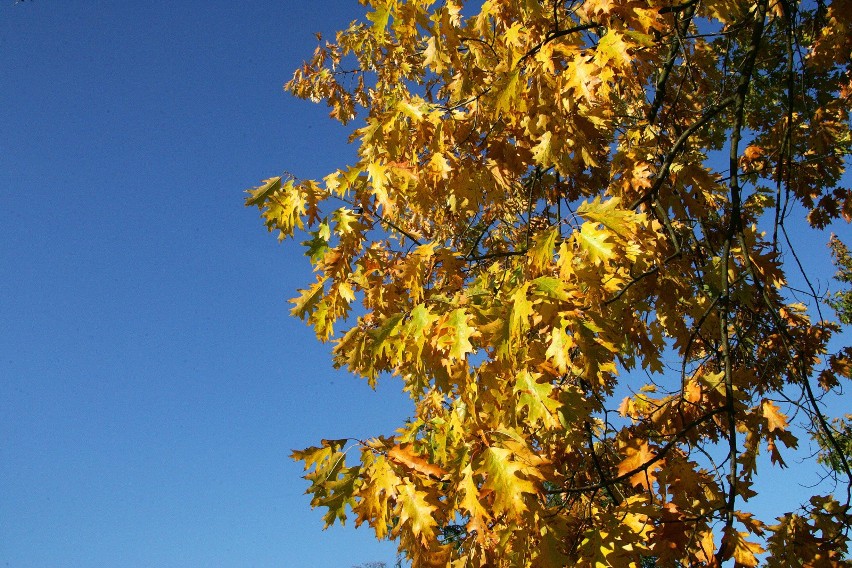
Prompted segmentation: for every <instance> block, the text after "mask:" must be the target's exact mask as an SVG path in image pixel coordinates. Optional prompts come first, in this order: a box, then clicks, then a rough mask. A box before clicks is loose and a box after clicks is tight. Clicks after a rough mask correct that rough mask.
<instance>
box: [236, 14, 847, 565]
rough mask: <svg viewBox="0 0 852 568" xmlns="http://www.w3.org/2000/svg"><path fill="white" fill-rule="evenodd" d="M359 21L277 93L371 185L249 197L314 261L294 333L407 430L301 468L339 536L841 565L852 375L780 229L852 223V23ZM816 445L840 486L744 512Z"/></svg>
mask: <svg viewBox="0 0 852 568" xmlns="http://www.w3.org/2000/svg"><path fill="white" fill-rule="evenodd" d="M364 3H365V4H366V5H367V6H368V8H367V13H366V19H365V20H364V21H356V22H354V23H352V24H351V25H350V26H349V27H348V28H347V29H345V30H343V31H341V32H339V33H338V34H337V35H336V37H335V38H334V39H333V41H325V42H321V44H320V45H319V46H318V47H317V49H316V51H315V52H314V54H313V57H312V58H311V59H310V60H309V61H307V62H306V63H305V64H304V65H303V66H302V67H301V68H300V69H298V70H297V71H296V72H295V75H294V77H293V78H292V80H291V81H290V82H289V83H288V84H287V86H286V88H287V90H289V91H290V92H291V93H293V94H294V95H296V96H298V97H302V98H308V99H311V100H313V101H323V102H325V103H326V104H327V105H328V106H329V107H330V109H331V116H332V117H333V118H334V119H336V120H338V121H340V122H342V123H350V122H354V124H355V129H354V130H353V133H352V137H351V140H352V141H353V142H354V143H355V144H356V145H357V147H358V158H357V161H356V162H355V163H353V164H351V165H343V164H341V168H340V169H339V170H337V171H334V172H331V173H330V174H329V175H328V176H327V177H325V178H324V179H322V180H310V179H301V178H297V177H294V176H284V177H275V178H271V179H268V180H266V181H265V182H264V183H263V184H262V185H261V186H259V187H257V188H255V189H253V190H251V191H250V195H249V197H248V199H247V203H248V205H251V206H257V207H258V208H259V209H260V210H261V212H262V217H263V219H264V221H265V223H266V226H267V227H268V228H269V230H271V231H278V232H279V234H280V237H281V238H282V239H283V238H285V237H291V236H294V235H295V234H296V233H297V232H298V233H300V234H307V235H308V237H307V240H306V241H305V243H304V245H305V247H306V254H307V255H308V256H309V257H310V259H311V261H312V263H313V266H314V269H315V273H316V279H315V280H314V281H313V282H312V283H310V284H309V285H307V286H306V287H305V289H304V290H302V291H301V292H300V293H299V295H298V297H297V298H295V299H294V300H293V303H294V307H293V309H292V313H293V314H294V315H295V316H298V317H300V318H302V319H304V320H306V321H307V322H308V323H309V324H310V325H311V326H312V327H313V328H314V329H315V331H316V334H317V337H318V338H319V339H320V340H321V341H333V342H334V351H333V353H334V364H335V365H337V366H339V367H342V368H345V369H348V370H349V371H351V372H352V373H355V374H356V375H360V376H362V377H364V378H365V379H366V380H368V381H369V382H370V383H371V384H372V383H375V382H376V381H378V380H389V379H386V377H389V376H391V375H396V376H398V377H399V379H400V380H401V383H402V385H403V387H404V389H405V390H406V391H407V392H408V393H409V394H410V396H411V398H412V400H413V402H414V405H415V406H414V408H415V410H414V415H413V416H412V417H411V419H410V420H409V421H407V422H406V423H405V424H403V425H400V429H399V430H398V431H397V432H396V433H395V434H394V435H392V436H377V437H376V438H374V439H369V440H324V441H322V443H321V444H320V445H318V446H316V447H312V448H308V449H305V450H301V451H297V452H295V453H294V456H295V457H296V458H297V459H299V460H303V461H304V464H305V467H306V469H307V470H308V472H307V475H306V478H307V480H308V481H309V484H310V486H309V489H308V491H309V493H310V494H311V495H312V496H313V501H312V503H313V505H314V506H318V507H322V508H324V509H325V510H326V514H325V520H326V523H328V524H332V523H335V522H338V521H340V522H342V521H343V520H344V519H346V518H347V515H354V516H355V523H356V524H357V525H362V524H365V525H369V526H370V527H372V529H373V530H374V531H375V534H376V537H377V538H379V539H385V538H388V539H395V540H396V541H398V543H399V547H400V550H401V552H402V553H404V554H405V555H406V556H407V557H408V558H409V559H410V560H411V562H412V564H413V565H414V566H415V567H421V566H452V567H458V568H461V567H486V566H488V567H504V566H506V567H508V566H512V567H515V566H519V567H526V566H535V567H560V566H640V565H656V566H677V565H683V566H698V565H702V566H720V565H722V564H723V563H725V562H726V561H729V560H731V559H732V560H733V562H734V563H735V564H736V565H738V566H754V565H756V564H758V559H761V561H762V562H765V563H766V565H768V566H835V565H842V564H844V562H845V561H844V560H843V558H844V557H845V555H846V553H847V547H848V539H849V534H848V533H849V525H850V517H849V505H850V482H852V472H850V463H849V459H848V453H847V452H845V451H843V450H845V449H846V448H845V447H841V445H842V444H843V443H845V442H844V440H838V439H837V437H836V436H835V435H834V434H835V433H836V432H835V431H834V430H833V429H832V427H831V420H832V416H829V415H827V413H826V411H825V410H824V409H825V408H826V407H825V406H824V404H823V403H824V402H825V400H826V399H827V398H829V397H831V396H837V395H838V393H839V392H840V387H841V386H842V385H841V381H845V380H846V379H848V378H850V368H852V362H850V356H852V349H850V348H840V349H838V348H837V347H836V346H834V347H831V346H830V344H829V341H830V339H832V337H833V336H834V338H835V340H836V339H837V332H838V330H839V328H838V326H837V324H835V323H832V322H831V321H829V319H828V318H824V317H823V316H822V315H821V313H822V312H821V311H820V310H819V306H818V304H819V301H818V300H822V298H821V297H820V296H819V295H818V294H817V292H816V291H814V286H813V284H812V283H811V281H810V278H809V275H808V274H807V272H806V271H803V270H802V269H801V268H800V263H799V262H798V261H797V259H798V258H799V257H798V256H796V255H795V253H796V249H795V245H796V244H797V243H796V242H795V239H791V238H790V233H791V232H792V231H791V230H790V231H788V228H792V226H793V225H794V224H795V223H796V222H797V221H800V220H801V221H802V222H804V221H806V222H807V223H808V224H809V225H810V226H811V227H812V229H807V230H809V231H811V233H810V235H809V236H808V239H811V240H812V239H813V238H814V235H817V236H822V237H823V239H822V242H823V243H825V242H826V241H827V240H828V235H827V234H826V233H825V231H826V230H827V227H828V225H829V224H830V223H832V222H834V221H836V220H837V221H838V222H839V223H842V222H843V221H842V220H840V218H842V219H845V221H847V222H848V221H849V220H850V217H852V192H851V191H850V190H849V189H848V188H845V187H843V186H842V185H843V180H842V175H843V173H844V167H845V163H846V160H847V159H848V156H849V155H850V149H851V148H850V146H852V134H850V116H849V109H850V108H852V100H850V98H851V97H852V1H850V0H834V1H828V0H817V1H808V2H796V1H795V0H757V1H745V0H585V1H583V0H575V1H562V0H485V1H484V2H470V3H465V2H463V1H462V0H445V1H443V2H433V1H430V0H364ZM842 226H843V227H845V225H842ZM791 281H793V282H805V284H797V287H798V288H800V289H801V290H804V293H802V292H801V291H800V292H798V293H797V294H795V295H794V294H793V293H792V292H791V290H790V288H789V287H790V285H791V284H790V282H791ZM809 285H810V286H811V288H808V286H809ZM808 290H810V292H808ZM808 295H809V296H810V298H811V300H812V301H811V302H810V303H809V304H808V305H806V304H803V303H798V300H795V299H794V296H795V297H798V298H803V297H806V296H808ZM835 343H836V341H835V342H832V344H831V345H835ZM794 417H795V419H794ZM811 436H813V437H815V438H818V439H819V440H822V441H823V442H824V443H825V444H826V447H827V448H829V449H830V450H831V452H832V453H831V455H832V456H833V457H835V458H836V459H837V462H836V463H834V464H832V467H834V468H836V473H837V476H836V479H837V485H836V486H834V487H828V488H827V489H825V490H824V491H822V493H821V494H817V495H814V496H813V497H812V498H811V499H810V502H809V503H806V504H804V505H803V507H802V508H801V509H798V510H791V511H789V512H788V513H787V514H784V515H783V516H781V517H779V518H777V519H762V518H758V517H757V516H755V514H754V511H753V510H750V507H751V502H750V501H751V500H752V498H753V497H754V496H755V494H756V493H755V492H756V491H757V490H758V487H757V486H756V484H755V482H756V480H757V478H758V475H765V474H767V473H768V474H770V475H771V476H773V478H774V479H776V480H783V479H784V477H783V476H784V471H783V468H784V467H785V453H787V455H788V456H789V450H788V449H789V448H795V447H796V446H797V445H798V444H808V443H809V439H810V437H811ZM762 456H767V457H768V459H763V458H762ZM797 481H798V480H787V481H784V483H788V482H789V483H795V482H797ZM779 482H780V481H779Z"/></svg>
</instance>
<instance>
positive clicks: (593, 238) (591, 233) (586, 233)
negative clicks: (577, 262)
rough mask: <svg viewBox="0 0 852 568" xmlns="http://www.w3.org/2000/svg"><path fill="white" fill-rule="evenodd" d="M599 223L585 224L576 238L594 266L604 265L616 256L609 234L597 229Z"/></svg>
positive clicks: (576, 234)
mask: <svg viewBox="0 0 852 568" xmlns="http://www.w3.org/2000/svg"><path fill="white" fill-rule="evenodd" d="M596 225H597V223H589V222H586V223H583V225H582V226H581V227H580V230H579V231H578V232H575V233H574V235H575V238H576V239H577V242H578V243H579V245H580V247H581V248H582V249H583V250H585V251H586V253H588V255H589V259H590V260H591V261H592V263H593V264H603V263H605V262H606V261H608V260H610V259H611V258H612V257H613V255H614V247H613V245H612V243H610V242H608V241H609V234H608V233H607V232H606V231H604V230H601V229H598V228H597V226H596Z"/></svg>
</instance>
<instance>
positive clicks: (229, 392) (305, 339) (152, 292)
mask: <svg viewBox="0 0 852 568" xmlns="http://www.w3.org/2000/svg"><path fill="white" fill-rule="evenodd" d="M361 10H362V8H361V7H360V6H359V5H358V4H357V3H356V2H354V1H345V0H340V1H337V2H335V1H323V0H319V1H313V2H295V1H292V2H290V1H248V2H224V1H218V0H213V1H204V2H199V1H186V2H165V1H159V0H151V1H146V2H128V1H98V0H87V1H82V0H80V1H78V0H63V1H61V2H58V1H55V0H35V1H32V2H18V3H16V2H14V1H13V0H0V103H2V104H0V132H2V137H0V234H2V238H0V266H2V273H0V318H2V331H0V566H13V567H15V568H25V567H51V566H57V567H58V566H70V567H96V566H113V567H123V566H126V567H135V566H158V567H166V566H176V567H177V566H186V567H190V566H227V567H243V566H286V567H292V568H301V567H305V568H308V567H319V568H324V567H328V568H349V567H350V566H352V565H353V564H360V563H364V562H368V561H385V562H388V563H390V562H392V561H393V558H394V550H395V548H394V547H393V546H392V545H390V544H385V545H380V544H378V543H376V542H375V539H374V538H373V536H372V532H371V531H369V530H360V531H352V530H349V529H348V528H347V529H346V530H339V529H331V530H329V531H325V532H323V531H322V521H321V514H320V512H318V511H317V512H312V511H310V509H309V507H308V498H307V496H305V495H303V492H304V490H305V488H306V484H305V482H303V481H302V480H301V479H300V475H301V467H300V465H299V464H297V463H295V462H293V461H292V460H290V458H289V454H290V451H291V450H292V449H296V448H303V447H305V446H309V445H313V444H316V443H318V442H319V440H320V439H321V438H335V437H344V436H361V437H365V438H366V437H369V436H372V435H376V434H389V433H392V432H393V428H394V427H395V426H396V425H398V424H400V423H401V421H402V420H403V418H404V416H406V415H407V411H408V409H409V405H408V403H407V400H406V398H405V397H404V396H403V395H401V394H400V393H398V391H399V388H398V384H394V381H386V388H385V387H380V389H379V391H380V392H379V394H378V395H375V394H373V393H372V391H371V390H370V389H369V388H368V387H367V385H366V384H365V383H364V382H363V381H360V380H357V379H353V378H351V377H350V376H348V375H347V374H346V373H342V372H335V371H333V370H332V369H331V366H330V363H329V357H328V346H325V345H320V344H318V343H317V342H316V341H315V339H314V337H313V334H312V332H311V331H310V329H308V328H307V327H306V326H305V325H304V324H302V323H301V322H299V321H297V320H294V319H292V318H290V317H289V315H288V310H289V308H288V304H287V302H286V300H287V299H288V298H290V297H292V296H293V295H294V294H295V289H296V288H297V287H298V286H302V285H304V284H306V283H307V282H309V280H310V278H311V273H310V267H309V265H308V263H307V260H306V259H305V258H304V257H303V256H302V254H301V250H300V249H299V247H298V246H296V247H293V246H291V247H286V246H281V245H279V244H278V243H277V242H276V239H275V238H274V236H273V235H270V234H268V233H267V232H266V231H265V229H264V228H263V225H262V223H261V221H260V219H259V216H258V213H257V210H256V209H246V208H244V207H243V198H244V194H243V193H242V190H243V189H245V188H247V187H249V186H252V185H256V184H257V183H259V182H260V180H261V179H262V178H264V177H269V176H272V175H277V174H279V173H281V171H282V170H283V169H290V170H294V171H298V173H299V175H300V176H303V177H311V176H321V175H325V174H326V173H328V172H329V171H331V170H333V169H334V168H336V167H339V166H340V165H342V164H343V163H346V162H351V156H352V155H353V153H354V149H353V148H352V147H350V146H347V145H346V144H345V140H346V131H345V130H344V129H343V128H341V127H339V126H335V125H334V124H333V123H332V122H331V121H329V120H328V119H327V118H326V114H327V113H326V111H325V110H324V109H323V108H321V107H319V106H317V105H312V104H310V103H307V102H303V101H298V100H296V99H294V98H292V97H290V96H289V95H287V94H285V93H284V92H283V91H282V89H281V86H282V85H283V83H284V82H285V81H286V80H287V79H288V78H289V76H290V75H291V73H292V70H293V69H295V68H296V67H297V66H298V65H299V64H300V63H301V62H302V61H303V60H304V59H305V58H306V57H309V56H310V54H311V53H312V51H313V49H314V47H315V45H316V39H315V37H314V35H313V32H315V31H323V32H325V33H327V34H331V33H332V32H333V31H334V30H335V29H337V28H339V27H341V26H345V25H346V24H347V23H348V22H349V21H351V20H352V19H354V18H355V17H356V15H357V14H359V13H360V11H361Z"/></svg>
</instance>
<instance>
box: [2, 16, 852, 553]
mask: <svg viewBox="0 0 852 568" xmlns="http://www.w3.org/2000/svg"><path fill="white" fill-rule="evenodd" d="M362 10H363V8H362V7H360V6H359V5H358V4H357V3H356V2H355V1H354V0H337V1H333V0H314V1H312V2H301V1H300V2H297V1H289V0H285V1H282V0H249V1H243V2H225V1H220V0H207V1H204V2H201V1H196V0H185V1H182V2H165V1H162V0H147V1H145V2H130V1H119V0H113V1H103V0H87V1H83V0H63V1H56V0H33V1H27V2H18V3H16V2H15V1H14V0H0V133H2V136H0V235H2V238H0V266H1V267H2V269H0V270H2V271H0V322H2V324H0V325H2V328H0V566H12V567H15V568H25V567H52V566H73V567H100V566H113V567H137V566H157V567H170V566H174V567H194V566H211V567H217V566H222V567H248V566H258V567H266V566H285V567H290V568H302V567H305V568H307V567H311V568H326V567H327V568H349V567H351V566H352V565H355V564H362V563H365V562H369V561H385V562H387V563H388V564H391V563H392V562H393V559H394V547H393V545H390V544H388V543H383V544H382V543H377V542H376V541H375V540H374V538H373V536H372V533H371V532H370V531H369V530H359V531H353V530H351V529H350V528H348V527H347V528H346V529H339V528H334V529H330V530H328V531H322V521H321V513H320V512H319V511H317V512H312V511H310V509H309V507H308V499H307V497H306V496H304V495H303V491H304V489H305V486H306V485H305V483H304V482H303V481H302V480H301V479H300V475H301V468H300V466H299V465H298V464H296V463H295V462H292V461H291V460H290V459H289V457H288V456H289V454H290V451H291V450H292V449H296V448H302V447H305V446H308V445H312V444H315V443H317V442H318V441H319V440H320V439H321V438H338V437H346V436H352V437H361V438H366V437H369V436H373V435H377V434H389V433H391V432H392V431H393V429H394V428H395V427H396V426H398V425H399V424H401V422H402V421H403V420H404V418H405V417H406V416H407V415H408V411H409V408H410V404H409V403H408V401H407V399H406V398H405V396H404V395H402V394H401V393H400V392H399V390H400V389H399V384H398V383H397V382H396V381H395V380H393V379H390V380H386V381H384V382H382V383H380V388H379V392H378V393H373V392H372V391H371V390H370V389H369V388H368V387H367V385H366V384H365V383H364V382H363V381H360V380H357V379H353V378H352V377H350V376H348V375H347V374H345V373H342V372H335V371H333V370H332V369H331V367H330V364H329V358H328V351H329V350H328V346H324V345H320V344H318V343H317V342H316V341H315V339H314V337H313V335H312V333H311V331H310V330H309V329H308V328H306V327H305V326H304V325H303V324H302V323H301V322H299V321H296V320H293V319H291V318H290V317H289V316H288V305H287V303H286V300H287V298H289V297H291V296H292V295H293V294H294V291H295V289H296V288H297V287H298V286H303V285H305V284H306V283H307V282H309V280H310V278H311V276H310V268H309V266H308V264H307V261H306V260H305V259H304V257H302V256H301V251H300V249H299V248H298V247H293V246H289V247H288V246H281V245H278V244H277V242H276V239H275V238H274V237H273V236H272V235H270V234H268V233H266V232H265V230H264V229H263V227H262V224H261V222H260V220H259V218H258V214H257V211H256V210H253V209H245V208H243V206H242V201H243V194H242V193H241V191H242V190H243V189H244V188H246V187H248V186H250V185H255V184H257V183H259V182H260V180H261V179H262V178H263V177H268V176H271V175H276V174H279V173H281V172H282V171H283V170H290V171H293V172H295V173H297V174H298V175H299V176H300V177H319V176H323V175H325V174H326V173H328V172H330V171H332V170H333V169H335V168H337V167H340V166H342V165H344V164H347V163H351V162H352V161H353V160H352V156H353V154H354V149H353V148H352V147H350V146H347V145H346V144H345V140H346V135H347V130H346V129H343V128H342V127H340V126H336V125H335V124H334V123H332V122H331V121H329V120H327V119H326V111H325V109H324V108H322V107H320V106H317V105H312V104H310V103H307V102H302V101H298V100H295V99H293V98H292V97H290V96H288V95H286V94H284V93H283V92H282V90H281V85H282V84H283V83H284V82H285V81H286V80H287V79H288V78H289V76H290V75H291V73H292V70H293V69H294V68H295V67H297V66H298V65H299V64H300V63H301V62H302V60H303V59H304V58H306V57H308V56H309V55H310V54H311V52H312V51H313V48H314V46H315V42H316V40H315V38H314V35H313V32H315V31H321V32H323V33H325V34H326V35H330V34H331V33H333V31H334V30H336V29H338V28H339V27H342V26H344V25H345V24H346V23H348V22H349V21H350V20H352V19H354V18H355V17H357V16H358V15H359V14H361V13H362ZM839 230H841V231H847V235H848V234H849V233H848V226H845V225H844V226H841V227H840V229H839ZM808 240H809V237H805V238H804V242H805V244H806V245H807V244H808ZM809 250H813V251H822V253H820V254H822V255H823V256H822V257H821V258H822V259H823V273H822V276H821V278H822V280H821V282H822V283H823V284H824V283H825V282H826V280H825V278H827V276H826V275H827V274H829V273H830V272H826V271H825V270H824V269H825V265H824V258H825V257H824V239H823V238H822V237H818V239H816V240H814V242H813V243H812V244H811V246H810V248H809ZM808 256H809V257H810V256H811V255H810V253H808ZM803 479H804V478H803ZM771 483H772V482H771V480H770V486H771ZM794 490H795V488H791V486H790V485H785V486H784V492H785V494H789V492H790V491H794ZM802 493H803V494H804V492H802ZM785 496H789V495H785ZM777 498H778V492H777V490H776V491H774V492H770V493H769V494H768V495H767V496H766V497H764V500H765V501H766V503H768V504H769V505H772V502H773V501H777ZM792 499H793V501H795V500H796V497H795V496H794V497H792ZM767 506H768V505H767ZM768 519H771V516H770V517H769V518H768Z"/></svg>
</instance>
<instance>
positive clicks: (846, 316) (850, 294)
mask: <svg viewBox="0 0 852 568" xmlns="http://www.w3.org/2000/svg"><path fill="white" fill-rule="evenodd" d="M828 245H829V247H831V254H832V257H833V260H834V264H835V266H836V267H837V273H836V274H835V275H834V279H835V280H837V281H838V282H841V283H843V284H846V289H845V290H840V291H839V292H835V293H834V295H833V296H832V297H831V298H829V300H828V304H829V305H830V306H831V307H832V308H834V310H835V311H836V312H837V317H838V318H839V319H840V322H841V323H844V324H846V325H849V324H852V255H850V253H849V248H848V247H847V246H846V245H845V244H843V242H842V241H841V240H840V239H838V238H837V237H836V236H835V235H832V236H831V240H829V241H828Z"/></svg>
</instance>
